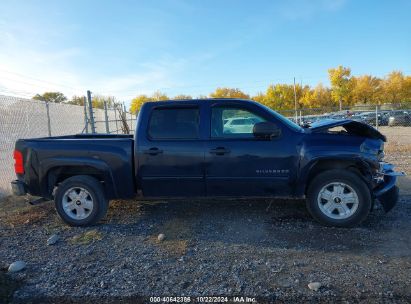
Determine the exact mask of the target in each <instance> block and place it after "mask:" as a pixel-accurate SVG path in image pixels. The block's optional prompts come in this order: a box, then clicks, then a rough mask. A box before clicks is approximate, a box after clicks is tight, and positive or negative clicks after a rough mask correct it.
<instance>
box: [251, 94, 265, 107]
mask: <svg viewBox="0 0 411 304" xmlns="http://www.w3.org/2000/svg"><path fill="white" fill-rule="evenodd" d="M251 99H252V100H254V101H257V102H259V103H262V104H265V94H264V93H262V92H259V93H257V95H255V96H253V97H252V98H251Z"/></svg>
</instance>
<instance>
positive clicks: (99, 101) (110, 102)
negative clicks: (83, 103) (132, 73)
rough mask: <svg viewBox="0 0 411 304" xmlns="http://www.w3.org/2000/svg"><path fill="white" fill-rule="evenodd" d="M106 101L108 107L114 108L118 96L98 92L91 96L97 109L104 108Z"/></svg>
mask: <svg viewBox="0 0 411 304" xmlns="http://www.w3.org/2000/svg"><path fill="white" fill-rule="evenodd" d="M104 101H105V102H106V104H107V107H108V108H112V107H113V106H114V104H115V102H116V98H115V97H114V96H104V95H98V94H96V95H93V97H92V98H91V102H92V104H93V108H97V109H104Z"/></svg>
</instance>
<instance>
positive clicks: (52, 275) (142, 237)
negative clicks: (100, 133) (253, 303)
mask: <svg viewBox="0 0 411 304" xmlns="http://www.w3.org/2000/svg"><path fill="white" fill-rule="evenodd" d="M270 203H271V204H270ZM376 208H377V210H374V211H373V213H372V214H371V215H370V217H369V218H368V219H367V220H366V222H364V223H363V224H362V225H361V226H359V227H357V228H354V229H341V228H327V227H322V226H320V225H319V224H317V223H316V222H314V221H313V220H312V219H311V218H310V216H309V215H308V214H307V212H306V211H305V208H304V203H303V202H302V201H272V202H269V201H261V202H249V201H242V202H238V201H237V202H234V201H228V202H227V201H226V202H223V201H213V202H210V201H202V202H197V201H195V202H193V201H191V202H180V201H178V202H177V201H176V202H154V203H144V202H135V201H125V202H124V201H115V202H112V204H111V206H110V209H109V213H108V216H107V218H106V219H105V220H104V221H103V222H102V223H101V224H99V225H97V226H94V227H89V228H73V227H68V226H66V225H64V224H62V223H61V221H60V220H59V218H58V217H57V215H56V213H55V211H54V208H53V204H52V203H51V202H48V203H44V204H41V205H37V206H29V205H27V204H26V203H25V202H24V200H23V199H21V198H13V197H9V198H7V199H4V200H3V201H2V202H1V203H0V229H1V230H0V231H1V233H2V237H1V238H0V267H1V269H2V271H0V274H1V277H0V279H1V280H0V282H1V286H2V287H1V289H2V291H1V294H2V298H0V302H2V301H3V302H6V301H12V302H15V303H23V302H24V303H26V302H30V301H31V302H42V303H44V302H59V303H62V302H70V303H73V302H78V303H79V302H82V303H91V302H100V303H104V302H117V301H119V300H122V302H123V303H127V302H130V303H131V302H133V303H134V302H136V301H140V302H148V301H149V298H145V297H147V296H191V297H192V298H191V301H192V302H193V301H195V300H196V299H195V298H194V297H196V296H220V295H225V296H229V298H228V300H232V299H233V298H232V296H249V297H256V299H257V300H258V302H259V303H262V302H272V301H278V302H293V303H294V302H306V301H312V302H335V301H340V300H343V301H348V302H364V303H369V302H381V303H387V302H393V303H410V301H411V288H410V286H411V196H408V195H402V196H401V201H400V203H399V205H398V206H396V207H395V208H394V210H393V211H392V212H390V213H388V214H384V212H383V211H382V210H381V208H380V207H379V205H377V206H376ZM161 233H163V234H164V236H165V239H164V240H163V241H159V240H158V235H159V234H161ZM53 234H58V236H59V240H58V241H57V243H56V244H54V245H47V240H48V239H49V237H50V236H51V235H53ZM16 260H23V261H25V262H26V263H27V268H26V269H25V270H23V271H21V272H17V273H14V274H7V275H6V274H5V271H6V269H7V267H8V265H9V264H10V263H12V262H14V261H16ZM310 282H320V283H321V285H322V286H321V288H320V289H319V290H318V291H313V290H310V289H309V288H308V287H307V284H308V283H310ZM13 291H14V294H13V295H12V296H10V297H9V298H8V299H6V297H7V295H10V294H11V293H12V292H13Z"/></svg>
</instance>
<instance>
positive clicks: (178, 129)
mask: <svg viewBox="0 0 411 304" xmlns="http://www.w3.org/2000/svg"><path fill="white" fill-rule="evenodd" d="M142 125H143V126H146V130H145V132H140V133H139V136H138V152H137V153H138V161H137V165H138V168H137V183H138V186H139V187H140V188H141V189H142V191H143V195H144V196H146V197H196V196H204V195H205V176H204V141H203V140H201V139H200V137H201V136H200V106H199V105H198V104H193V105H164V103H163V104H162V105H160V106H155V107H153V108H152V109H151V111H150V113H149V117H146V121H145V122H144V123H143V124H142ZM143 133H144V134H143Z"/></svg>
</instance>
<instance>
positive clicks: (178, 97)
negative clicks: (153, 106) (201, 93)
mask: <svg viewBox="0 0 411 304" xmlns="http://www.w3.org/2000/svg"><path fill="white" fill-rule="evenodd" d="M173 99H174V100H184V99H193V97H192V96H190V95H184V94H180V95H176V96H174V97H173Z"/></svg>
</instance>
